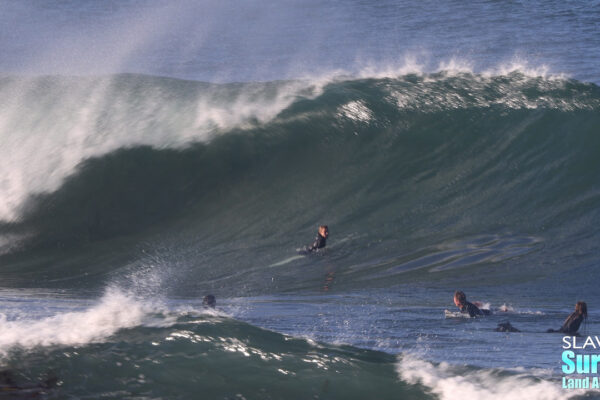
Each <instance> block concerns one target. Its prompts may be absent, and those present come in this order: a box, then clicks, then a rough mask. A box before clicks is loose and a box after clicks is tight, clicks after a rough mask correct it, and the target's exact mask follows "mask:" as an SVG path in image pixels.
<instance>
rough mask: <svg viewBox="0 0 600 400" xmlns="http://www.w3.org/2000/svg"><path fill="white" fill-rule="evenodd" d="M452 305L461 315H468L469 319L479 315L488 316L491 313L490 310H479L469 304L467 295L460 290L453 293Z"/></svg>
mask: <svg viewBox="0 0 600 400" xmlns="http://www.w3.org/2000/svg"><path fill="white" fill-rule="evenodd" d="M454 304H456V307H458V308H460V312H461V313H465V314H469V316H470V317H471V318H473V317H477V316H480V315H481V316H483V315H490V314H491V313H492V312H491V311H490V310H480V309H479V307H477V306H476V305H475V304H473V303H469V302H468V301H467V295H466V294H465V292H463V291H461V290H457V291H456V292H454Z"/></svg>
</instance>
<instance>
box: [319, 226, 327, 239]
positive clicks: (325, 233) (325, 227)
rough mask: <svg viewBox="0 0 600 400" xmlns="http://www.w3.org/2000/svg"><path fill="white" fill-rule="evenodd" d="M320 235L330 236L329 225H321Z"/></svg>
mask: <svg viewBox="0 0 600 400" xmlns="http://www.w3.org/2000/svg"><path fill="white" fill-rule="evenodd" d="M319 235H321V236H323V237H324V238H325V239H327V236H329V228H328V227H327V225H321V226H319Z"/></svg>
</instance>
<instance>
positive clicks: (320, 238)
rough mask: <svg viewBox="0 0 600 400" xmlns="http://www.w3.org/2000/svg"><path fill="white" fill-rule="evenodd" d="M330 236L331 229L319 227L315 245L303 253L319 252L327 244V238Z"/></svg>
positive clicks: (324, 226)
mask: <svg viewBox="0 0 600 400" xmlns="http://www.w3.org/2000/svg"><path fill="white" fill-rule="evenodd" d="M328 236H329V228H328V227H327V225H321V226H319V231H318V232H317V237H316V238H315V241H314V243H313V244H312V245H311V246H307V247H305V248H304V250H303V251H302V252H306V253H312V252H313V251H318V250H319V249H322V248H323V247H325V245H326V244H327V237H328Z"/></svg>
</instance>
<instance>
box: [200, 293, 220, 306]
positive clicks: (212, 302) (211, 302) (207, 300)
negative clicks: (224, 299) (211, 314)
mask: <svg viewBox="0 0 600 400" xmlns="http://www.w3.org/2000/svg"><path fill="white" fill-rule="evenodd" d="M202 305H203V306H205V307H210V308H215V306H216V305H217V299H216V298H215V296H214V295H212V294H207V295H206V296H204V298H203V299H202Z"/></svg>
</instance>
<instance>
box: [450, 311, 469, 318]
mask: <svg viewBox="0 0 600 400" xmlns="http://www.w3.org/2000/svg"><path fill="white" fill-rule="evenodd" d="M444 317H445V318H471V317H470V316H469V314H467V313H462V312H460V311H450V310H444Z"/></svg>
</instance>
